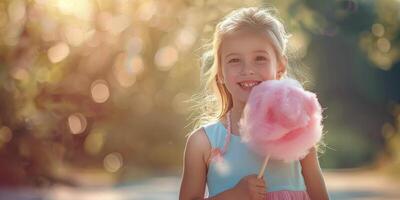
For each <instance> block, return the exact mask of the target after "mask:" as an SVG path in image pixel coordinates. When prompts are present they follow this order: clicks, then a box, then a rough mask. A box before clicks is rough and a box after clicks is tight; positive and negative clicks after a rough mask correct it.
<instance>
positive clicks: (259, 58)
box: [256, 56, 267, 61]
mask: <svg viewBox="0 0 400 200" xmlns="http://www.w3.org/2000/svg"><path fill="white" fill-rule="evenodd" d="M265 60H267V58H266V57H264V56H257V57H256V61H265Z"/></svg>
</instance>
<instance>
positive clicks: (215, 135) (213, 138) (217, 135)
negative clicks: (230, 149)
mask: <svg viewBox="0 0 400 200" xmlns="http://www.w3.org/2000/svg"><path fill="white" fill-rule="evenodd" d="M203 128H204V131H205V133H206V135H207V137H208V140H209V141H210V144H211V148H212V149H218V148H221V149H222V148H223V146H224V143H225V137H226V134H227V133H226V130H225V128H224V127H223V126H221V125H220V122H218V121H216V122H211V123H208V124H206V125H204V126H203Z"/></svg>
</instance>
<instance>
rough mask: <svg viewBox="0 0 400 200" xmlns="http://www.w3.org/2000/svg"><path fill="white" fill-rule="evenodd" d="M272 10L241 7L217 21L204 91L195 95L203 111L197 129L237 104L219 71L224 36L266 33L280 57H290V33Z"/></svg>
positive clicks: (204, 60)
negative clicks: (248, 31)
mask: <svg viewBox="0 0 400 200" xmlns="http://www.w3.org/2000/svg"><path fill="white" fill-rule="evenodd" d="M272 11H273V9H271V8H256V7H250V8H241V9H237V10H234V11H232V12H231V13H230V14H228V15H227V16H226V17H225V18H224V19H223V20H222V21H220V22H219V23H218V24H217V26H216V29H215V32H214V36H213V41H212V49H211V50H209V51H207V52H206V53H204V54H203V58H202V66H201V67H202V76H201V78H202V79H203V81H202V83H203V85H202V88H203V91H202V92H201V93H202V94H200V95H198V96H195V97H194V99H195V102H197V103H198V104H197V110H200V111H199V113H197V114H198V115H199V116H198V120H197V123H196V124H195V127H194V128H195V129H197V128H199V127H200V126H202V125H204V124H205V123H208V122H211V121H215V120H219V119H221V118H223V117H224V116H225V115H226V114H227V112H228V111H229V110H230V109H231V108H232V106H233V102H232V96H231V94H230V93H229V91H228V89H227V88H226V87H225V85H224V84H223V83H221V82H219V80H218V73H220V72H221V71H220V70H221V63H220V47H221V43H222V40H223V39H224V36H226V35H227V34H231V33H234V32H236V31H239V30H243V29H246V30H247V29H250V30H253V31H258V32H261V33H265V34H266V36H267V37H268V38H269V39H270V41H271V43H272V46H273V47H274V50H275V51H276V54H277V57H278V58H277V59H278V60H281V59H282V58H283V57H286V51H287V42H288V38H289V35H288V34H287V33H286V31H285V29H284V26H283V24H282V23H281V22H280V21H279V20H278V18H277V17H276V16H274V14H273V12H272ZM284 76H287V74H285V75H284ZM204 84H205V85H204Z"/></svg>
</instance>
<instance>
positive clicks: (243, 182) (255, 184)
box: [233, 174, 267, 200]
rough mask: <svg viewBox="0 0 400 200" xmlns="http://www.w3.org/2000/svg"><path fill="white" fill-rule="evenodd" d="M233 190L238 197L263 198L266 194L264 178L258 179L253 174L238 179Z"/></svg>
mask: <svg viewBox="0 0 400 200" xmlns="http://www.w3.org/2000/svg"><path fill="white" fill-rule="evenodd" d="M233 190H234V191H235V194H237V197H238V199H246V200H247V199H248V200H265V198H266V196H267V193H266V189H265V181H264V179H262V178H261V179H258V178H257V175H255V174H254V175H249V176H245V177H243V178H242V179H240V181H239V183H237V184H236V186H235V187H234V188H233Z"/></svg>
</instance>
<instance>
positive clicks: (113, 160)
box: [103, 152, 123, 173]
mask: <svg viewBox="0 0 400 200" xmlns="http://www.w3.org/2000/svg"><path fill="white" fill-rule="evenodd" d="M103 164H104V169H106V170H107V171H108V172H112V173H114V172H117V171H118V170H119V169H120V168H121V167H122V165H123V159H122V155H121V154H120V153H118V152H114V153H110V154H108V155H107V156H106V157H105V158H104V161H103Z"/></svg>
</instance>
